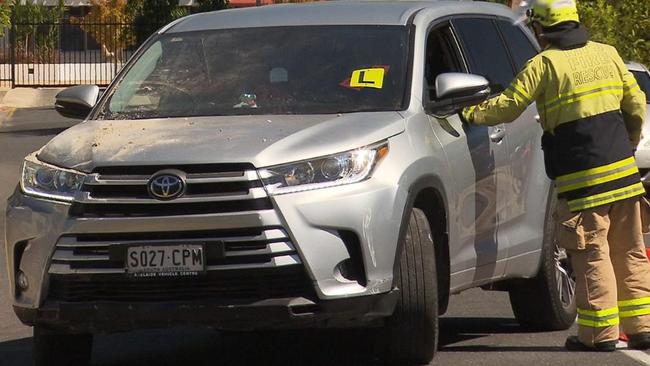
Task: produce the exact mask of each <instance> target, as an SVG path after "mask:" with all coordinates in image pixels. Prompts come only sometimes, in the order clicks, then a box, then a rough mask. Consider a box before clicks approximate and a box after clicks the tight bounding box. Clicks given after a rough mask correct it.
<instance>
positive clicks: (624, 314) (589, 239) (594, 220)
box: [556, 198, 650, 346]
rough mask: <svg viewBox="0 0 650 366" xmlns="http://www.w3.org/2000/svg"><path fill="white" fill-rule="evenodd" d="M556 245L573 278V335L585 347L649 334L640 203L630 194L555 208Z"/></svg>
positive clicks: (649, 279)
mask: <svg viewBox="0 0 650 366" xmlns="http://www.w3.org/2000/svg"><path fill="white" fill-rule="evenodd" d="M556 215H557V224H558V225H557V228H556V230H557V231H556V234H557V239H558V245H559V246H560V247H562V248H565V249H566V250H567V253H568V254H569V256H570V257H571V265H572V267H573V271H574V273H575V276H576V305H577V308H578V320H577V322H578V338H579V340H580V341H581V342H582V343H584V344H586V345H589V346H591V345H593V344H594V343H598V342H603V341H612V340H616V339H618V336H619V324H621V325H622V326H623V330H624V331H625V333H626V334H628V335H631V334H638V333H641V332H650V264H649V263H648V258H647V256H646V251H645V245H644V242H643V234H642V222H641V203H640V199H639V198H631V199H627V200H622V201H618V202H614V203H611V204H607V205H603V206H600V207H595V208H592V209H588V210H584V211H581V212H578V213H575V212H574V213H572V212H570V211H569V208H568V205H567V202H566V200H559V202H558V206H557V212H556Z"/></svg>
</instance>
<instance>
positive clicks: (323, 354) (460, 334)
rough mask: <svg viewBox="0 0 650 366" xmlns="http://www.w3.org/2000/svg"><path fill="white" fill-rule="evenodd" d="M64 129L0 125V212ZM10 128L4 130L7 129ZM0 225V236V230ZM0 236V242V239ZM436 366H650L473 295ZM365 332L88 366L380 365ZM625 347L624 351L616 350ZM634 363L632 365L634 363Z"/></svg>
mask: <svg viewBox="0 0 650 366" xmlns="http://www.w3.org/2000/svg"><path fill="white" fill-rule="evenodd" d="M68 125H70V121H69V120H63V119H61V118H59V117H57V116H56V114H55V113H54V112H53V111H51V110H43V109H39V110H27V111H25V110H22V111H15V112H13V113H12V115H11V116H9V120H5V121H4V122H3V123H2V124H0V131H3V128H4V132H0V212H4V205H5V201H6V198H7V196H9V195H10V194H11V192H12V191H13V190H14V188H15V186H16V182H17V179H18V171H19V167H20V163H21V161H22V158H23V157H24V156H25V155H26V154H28V153H30V152H32V151H34V150H36V149H38V148H39V147H41V146H42V145H43V144H45V143H46V142H47V141H48V140H49V139H50V138H51V137H52V136H53V133H55V132H56V131H58V130H59V129H60V128H64V127H66V126H68ZM8 126H9V127H10V128H7V127H8ZM3 225H4V220H1V219H0V233H2V232H3V231H4V227H3ZM0 237H2V236H0ZM1 247H2V248H3V250H0V253H1V254H0V366H5V365H12V366H13V365H18V366H22V365H30V362H31V348H32V341H31V330H30V329H29V328H27V327H24V326H22V325H21V324H20V323H19V322H18V320H17V319H16V318H15V317H14V315H13V311H12V310H11V306H10V299H9V298H8V296H9V293H8V290H7V286H6V282H7V281H6V279H7V276H6V270H5V267H4V263H5V262H4V245H2V246H1ZM440 331H441V341H440V350H439V353H438V354H437V356H436V358H435V360H434V362H433V364H434V365H456V366H463V365H468V366H469V365H477V366H478V365H480V366H492V365H493V366H502V365H562V366H569V365H578V366H580V365H584V366H593V365H621V366H623V365H644V364H646V365H650V363H649V362H648V361H647V360H650V356H648V355H646V354H645V353H643V352H638V351H636V352H630V351H626V350H624V349H622V350H620V351H617V352H614V353H611V354H593V353H569V352H566V351H565V350H564V348H563V347H562V345H563V343H564V339H565V338H566V336H567V335H569V334H572V333H574V332H575V329H571V330H569V331H565V332H548V333H530V332H526V331H523V330H522V329H520V328H519V326H518V325H517V323H516V322H515V320H514V317H513V315H512V311H511V310H510V305H509V302H508V296H507V294H505V293H501V292H485V291H482V290H479V289H475V290H470V291H466V292H464V293H462V294H460V295H456V296H453V297H452V299H451V304H450V307H449V312H448V313H447V314H446V315H445V316H444V317H443V319H442V321H441V329H440ZM367 339H368V334H367V333H365V332H343V331H327V332H325V331H302V332H282V333H266V334H248V335H247V334H243V335H236V334H235V335H232V334H231V335H222V334H219V333H217V332H215V331H212V330H209V329H187V328H181V329H171V330H154V331H140V332H131V333H123V334H113V335H100V336H97V337H96V338H95V348H94V350H93V359H94V365H105V366H109V365H110V366H131V365H133V366H147V365H156V366H161V365H195V366H201V365H216V364H218V365H232V366H244V365H278V366H280V365H282V366H289V365H305V366H316V365H322V366H345V365H350V366H352V365H355V366H358V365H378V364H381V362H380V361H379V360H376V359H373V358H372V357H370V356H368V355H369V354H371V353H372V344H371V342H369V341H368V340H367ZM622 346H624V345H622ZM635 358H636V359H637V360H640V361H637V360H635Z"/></svg>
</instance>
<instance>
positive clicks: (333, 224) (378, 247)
mask: <svg viewBox="0 0 650 366" xmlns="http://www.w3.org/2000/svg"><path fill="white" fill-rule="evenodd" d="M272 200H273V206H274V207H273V209H266V210H260V211H246V212H236V213H216V214H201V215H178V216H156V217H74V215H71V214H70V210H71V206H70V205H68V204H63V203H58V202H51V201H46V200H41V199H36V198H33V197H30V196H26V195H24V194H22V193H21V192H20V191H19V190H17V191H16V192H15V193H14V195H13V196H12V197H11V198H10V199H9V201H8V205H7V215H6V246H7V247H6V254H7V256H6V258H7V261H8V265H7V269H8V274H9V287H10V291H11V294H12V298H13V300H14V308H15V310H16V313H17V314H18V315H19V317H20V319H21V320H23V321H24V322H25V323H27V324H33V323H35V322H45V323H48V322H49V321H50V320H48V319H52V321H54V322H55V323H57V324H63V325H65V326H66V327H68V328H70V327H73V326H75V324H82V323H83V319H79V318H78V317H77V316H76V314H81V313H84V314H87V311H86V312H85V310H84V309H86V310H88V309H95V310H96V312H95V313H94V315H93V316H91V315H86V316H89V317H90V319H93V320H91V321H89V322H87V324H86V325H83V327H86V328H87V329H91V330H96V331H100V330H101V329H102V327H104V328H103V329H107V330H110V329H113V325H112V323H113V322H115V321H118V320H119V319H120V318H121V317H122V315H124V314H122V315H119V316H118V315H112V314H114V313H113V312H115V311H117V312H120V311H125V312H126V314H127V315H129V316H127V317H126V318H125V319H131V320H129V321H128V322H127V323H128V324H126V325H120V326H115V327H117V328H120V329H122V328H124V327H126V328H128V329H133V328H137V327H139V325H147V322H149V320H148V319H151V317H148V316H147V315H150V312H149V311H148V310H147V309H149V308H152V309H155V311H158V312H159V314H161V315H160V316H159V318H157V319H152V320H151V324H150V325H155V324H157V325H161V324H167V323H174V322H180V323H181V324H184V323H201V324H205V323H206V321H207V323H210V322H211V320H215V322H214V323H216V325H219V324H222V326H225V325H227V324H225V323H224V322H223V320H225V319H228V318H229V317H233V318H234V319H237V320H238V322H239V320H242V321H241V322H240V323H246V321H244V320H246V319H247V320H248V321H250V322H252V323H249V327H250V326H253V327H262V326H264V327H265V326H273V327H275V326H281V325H282V324H281V323H282V322H281V321H280V322H278V321H277V319H285V320H286V319H289V320H290V321H289V323H291V324H293V325H299V326H302V325H304V323H307V324H308V325H310V326H311V325H315V326H330V325H328V324H332V322H333V319H342V320H343V321H344V322H347V321H349V320H351V319H365V318H367V319H374V318H376V317H377V316H378V315H382V316H386V315H387V314H390V313H391V312H392V307H390V306H389V308H390V311H385V308H384V305H382V307H381V308H382V309H384V310H381V311H375V310H369V308H368V306H365V305H364V306H362V309H361V310H360V311H359V310H358V309H357V310H356V311H355V312H354V314H348V313H347V312H346V311H343V312H342V313H341V312H338V311H330V310H327V309H328V307H330V306H331V305H321V302H323V301H325V302H329V301H333V300H341V301H343V300H345V299H348V298H350V299H351V298H359V299H364V298H368V299H370V298H374V297H375V296H376V295H377V294H386V293H388V292H390V290H391V288H392V276H393V272H392V271H393V266H394V257H395V251H396V246H397V233H398V230H397V228H398V226H399V222H400V219H401V215H402V212H401V210H397V209H395V208H396V207H404V204H405V201H406V194H405V193H404V194H400V191H399V190H398V189H397V188H395V186H392V184H390V182H382V181H381V180H376V179H373V180H369V181H366V182H363V183H359V184H355V185H349V186H342V187H335V188H330V189H324V190H317V191H311V192H303V193H296V194H288V195H283V196H278V197H272ZM258 227H262V228H283V230H284V231H285V234H286V235H287V236H288V237H290V240H291V242H292V243H293V245H294V246H295V250H296V253H297V255H292V256H291V258H287V262H286V263H284V262H283V263H279V264H280V265H294V264H299V265H301V266H303V268H304V269H305V271H306V276H307V278H308V281H309V282H310V283H311V285H312V286H313V290H314V291H313V293H314V294H315V295H314V296H311V297H308V300H305V301H309V302H312V303H313V304H315V305H316V306H317V307H318V308H320V309H326V311H324V312H317V313H313V314H312V313H309V314H298V315H296V314H294V313H293V312H292V310H291V309H292V305H291V304H289V303H282V300H278V299H275V298H271V299H262V303H263V305H264V306H258V305H259V304H256V305H255V306H252V305H245V306H242V307H238V309H237V310H233V309H230V308H228V307H227V306H225V305H224V304H221V305H215V303H214V302H213V301H212V302H211V301H209V300H211V299H204V300H196V301H192V302H190V303H187V302H180V303H179V302H178V301H175V300H179V299H172V300H174V301H171V300H170V299H167V300H164V301H162V302H160V303H158V302H147V301H146V300H143V299H138V301H137V302H128V299H120V300H119V301H118V302H105V300H106V299H101V300H100V301H92V300H88V299H85V300H83V301H82V302H76V303H75V302H66V301H65V300H61V299H56V300H55V301H53V300H52V299H51V298H50V297H49V295H50V282H51V281H50V280H51V278H52V276H54V275H56V276H68V275H82V274H84V273H83V270H78V269H71V268H64V269H65V271H63V272H60V269H61V266H60V265H58V264H57V263H55V262H56V260H53V257H55V253H56V252H57V250H58V249H57V245H58V243H59V242H60V241H61V238H64V237H70V236H75V235H91V236H92V235H99V234H101V235H113V236H115V235H119V236H124V235H125V234H126V235H128V234H129V233H134V234H143V233H158V232H160V233H171V232H185V231H210V230H225V229H233V228H238V229H240V228H243V229H247V228H258ZM343 232H345V233H350V234H352V237H354V238H355V240H353V242H354V243H353V246H355V247H356V249H357V250H358V252H357V253H356V255H357V256H358V257H359V258H358V259H360V262H361V263H362V264H361V266H362V267H363V268H362V270H363V277H364V281H363V282H360V281H351V280H349V279H346V278H343V277H342V276H341V274H340V272H337V269H338V268H339V267H340V264H341V263H342V262H344V261H345V260H347V259H350V258H351V256H352V255H353V254H354V253H352V252H353V251H354V250H352V248H350V243H349V242H346V241H345V240H344V238H343V237H342V234H341V233H343ZM75 240H76V239H75ZM70 242H71V241H70V240H67V241H66V243H68V244H69V243H70ZM55 258H56V257H55ZM277 262H280V261H277ZM274 265H278V263H274ZM18 270H20V271H22V272H23V273H25V275H26V276H27V278H28V280H29V284H30V285H29V287H28V289H27V290H24V291H18V290H17V289H16V285H15V283H16V274H17V273H18ZM107 274H108V273H107ZM296 295H297V296H300V294H296ZM370 295H372V296H370ZM305 299H306V298H305ZM180 300H182V299H180ZM264 300H268V301H280V303H277V302H275V303H273V305H270V306H267V305H269V304H268V303H264ZM345 301H347V300H345ZM368 301H370V300H368ZM362 302H365V300H364V301H362ZM371 302H373V303H374V302H375V300H372V301H371ZM342 303H345V302H344V301H343V302H342ZM278 304H281V308H282V309H283V310H278V309H279V308H278V306H279V305H278ZM323 304H324V303H323ZM393 305H394V304H393ZM309 306H313V305H312V304H310V305H309ZM125 309H126V310H125ZM138 309H139V310H138ZM256 311H259V312H260V314H266V315H262V316H260V317H259V318H256V317H255V316H253V315H251V313H255V312H256ZM213 313H214V314H217V313H219V314H222V315H223V316H222V315H219V316H217V315H213ZM170 314H172V315H170ZM368 314H370V315H368ZM275 316H277V317H278V318H274V317H275ZM287 317H288V318H287ZM82 318H83V317H82ZM154 318H155V317H154ZM138 319H140V320H138ZM258 323H259V324H258ZM134 324H135V325H134ZM323 324H325V325H323ZM136 325H137V326H136ZM241 326H243V325H241ZM241 326H239V325H238V327H241ZM79 327H82V325H79ZM129 327H131V328H129ZM118 330H119V329H118Z"/></svg>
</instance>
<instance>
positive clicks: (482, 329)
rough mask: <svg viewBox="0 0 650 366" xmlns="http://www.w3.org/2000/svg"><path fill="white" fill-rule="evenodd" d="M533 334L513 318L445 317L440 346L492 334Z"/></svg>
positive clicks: (441, 329)
mask: <svg viewBox="0 0 650 366" xmlns="http://www.w3.org/2000/svg"><path fill="white" fill-rule="evenodd" d="M516 333H532V332H531V331H527V330H525V329H523V328H521V326H519V323H517V321H516V320H515V319H513V318H478V317H476V318H472V317H465V318H460V317H444V318H441V319H440V346H445V345H448V344H453V343H457V342H462V341H465V340H469V339H474V338H481V337H487V336H489V335H491V334H516Z"/></svg>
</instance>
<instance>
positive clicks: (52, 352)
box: [32, 325, 93, 366]
mask: <svg viewBox="0 0 650 366" xmlns="http://www.w3.org/2000/svg"><path fill="white" fill-rule="evenodd" d="M92 346H93V336H92V335H91V334H68V333H63V332H58V331H54V330H51V329H47V328H44V327H42V326H39V325H37V326H35V327H34V350H33V352H32V354H33V359H34V366H46V365H47V366H69V365H74V366H89V365H90V361H91V353H92Z"/></svg>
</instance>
